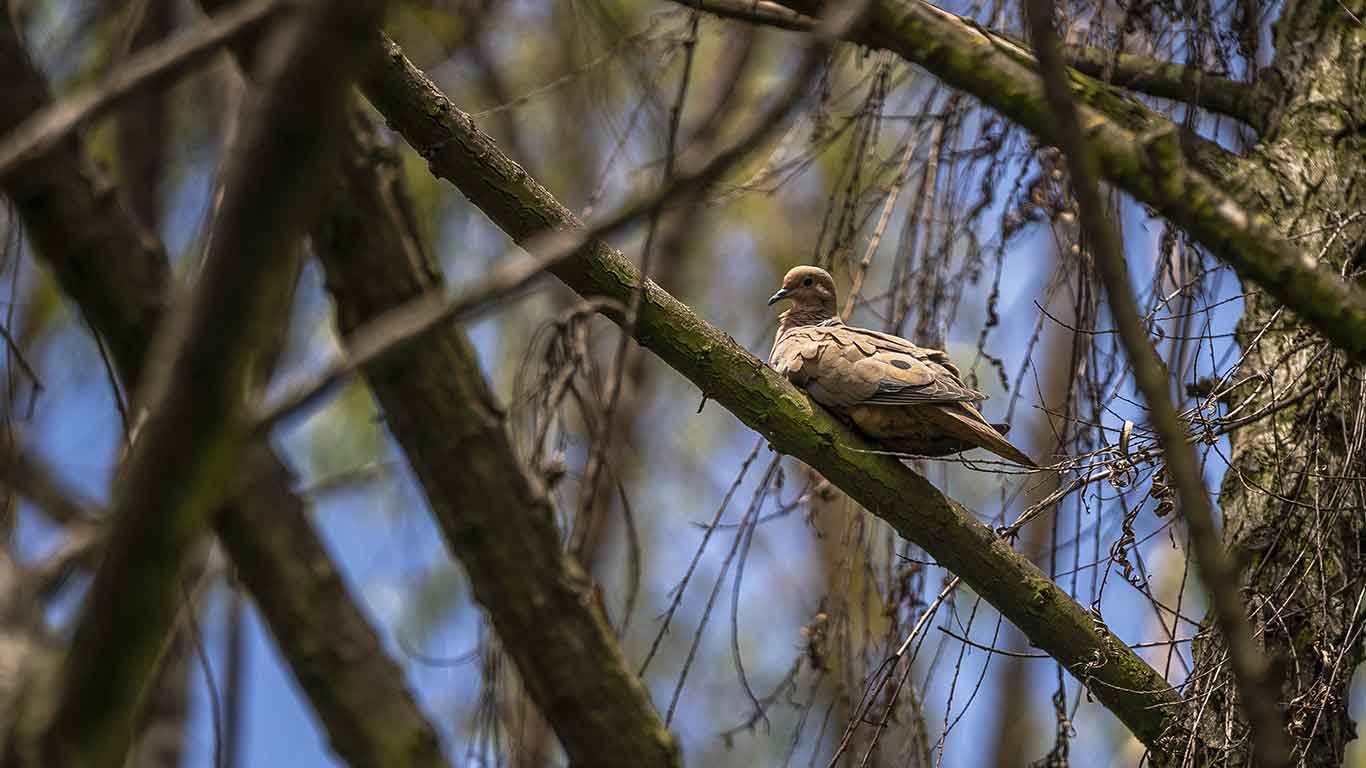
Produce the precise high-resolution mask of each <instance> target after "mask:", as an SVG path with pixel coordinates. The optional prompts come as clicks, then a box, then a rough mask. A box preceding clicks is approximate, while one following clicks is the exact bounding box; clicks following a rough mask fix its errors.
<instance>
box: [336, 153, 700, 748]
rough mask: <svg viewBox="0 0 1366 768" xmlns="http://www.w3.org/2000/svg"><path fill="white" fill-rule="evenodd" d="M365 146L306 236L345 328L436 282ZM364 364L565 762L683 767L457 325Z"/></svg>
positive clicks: (434, 287)
mask: <svg viewBox="0 0 1366 768" xmlns="http://www.w3.org/2000/svg"><path fill="white" fill-rule="evenodd" d="M352 136H353V138H362V137H361V135H360V134H352ZM374 150H375V147H373V146H366V145H362V146H359V147H356V148H354V150H353V151H351V152H348V153H347V154H348V158H349V162H348V164H347V167H346V168H345V169H344V170H345V175H344V176H343V177H342V178H341V179H339V180H338V181H337V182H335V183H339V184H341V185H342V186H341V188H340V190H336V189H334V194H336V193H337V192H339V193H340V194H336V196H338V197H341V198H343V199H346V200H349V201H351V203H352V204H355V205H354V207H352V208H350V212H351V213H352V214H353V215H352V216H349V217H333V218H330V219H328V220H327V221H326V222H325V226H322V227H320V228H319V229H318V230H317V231H316V232H315V236H314V245H315V249H316V251H317V253H318V256H319V258H320V260H321V261H322V263H323V266H324V269H325V271H326V276H327V284H328V288H329V289H330V291H331V292H332V296H333V298H334V300H335V302H336V306H337V321H338V325H339V326H340V329H341V331H342V333H344V334H347V335H349V334H351V333H352V332H354V331H355V330H356V329H358V328H360V327H362V326H364V325H365V324H366V323H367V322H368V321H371V320H373V319H374V318H376V317H379V316H380V315H382V314H383V313H385V312H389V311H393V310H398V309H399V308H402V307H408V306H416V307H422V306H424V305H423V304H422V303H418V304H410V303H411V302H414V301H420V298H421V297H423V296H430V295H432V293H433V291H440V290H441V282H442V280H441V276H440V271H439V269H438V268H437V267H436V265H435V264H432V263H431V262H430V261H429V260H428V259H427V258H426V257H425V255H424V253H423V251H422V249H421V246H420V243H419V242H418V240H417V239H416V237H415V233H411V232H410V231H409V230H408V229H407V227H406V225H405V222H404V221H403V217H402V216H400V215H398V213H397V212H396V211H393V210H392V208H391V207H390V206H389V205H386V204H385V200H384V199H385V197H386V192H385V188H386V184H385V183H384V182H381V183H380V184H376V183H374V182H375V177H374V175H373V171H372V169H371V168H370V167H369V166H368V165H367V164H366V163H367V161H366V158H367V156H370V155H373V154H374ZM356 203H362V204H356ZM376 211H381V212H386V214H385V215H383V216H380V217H376V216H375V212H376ZM363 371H364V375H365V380H366V382H367V383H368V384H369V385H370V388H371V389H372V390H373V391H374V393H375V396H376V398H377V399H378V400H379V403H380V405H381V406H382V407H383V409H384V414H385V420H386V422H387V425H388V427H389V429H390V430H391V431H392V433H393V435H394V437H395V439H396V440H397V441H398V443H399V444H400V445H401V446H402V447H403V450H404V453H405V455H406V456H407V458H408V461H409V463H410V464H411V465H412V467H413V470H414V472H415V473H416V474H417V477H418V479H419V480H420V482H421V484H422V488H423V490H424V491H425V494H426V497H427V501H428V503H429V504H430V505H431V508H432V513H433V515H435V517H436V520H437V523H438V524H439V526H440V527H441V530H442V532H443V533H444V534H445V539H446V544H447V546H448V548H449V549H450V550H451V552H452V553H453V554H454V555H455V556H456V557H457V558H458V559H459V560H460V562H461V563H462V564H463V565H464V567H465V573H466V574H467V575H468V577H469V581H470V585H471V587H472V589H473V591H474V596H475V599H476V600H478V601H479V604H480V605H481V606H483V608H484V610H485V611H486V612H487V614H488V617H489V620H490V621H491V622H492V624H493V627H494V629H495V630H496V631H497V634H498V638H499V641H500V643H501V644H502V647H503V648H504V649H505V650H506V652H507V653H508V655H509V656H510V657H511V658H512V659H513V661H514V663H515V664H516V665H517V670H518V673H519V675H520V677H521V679H522V681H523V683H524V684H525V686H526V687H527V689H528V690H529V692H530V694H531V697H532V699H533V700H534V701H535V702H536V705H537V707H538V708H539V709H540V711H541V714H542V715H543V716H544V717H545V719H546V721H547V722H548V723H549V724H550V725H551V727H552V728H553V729H554V730H555V734H556V735H557V736H558V737H559V739H560V743H561V745H562V746H563V747H564V750H565V752H566V753H567V754H568V756H569V760H570V764H571V765H585V766H586V765H595V766H677V765H679V755H678V751H677V747H676V746H675V745H674V741H673V738H672V737H671V736H670V734H669V732H668V730H666V729H665V727H664V723H663V721H662V720H661V719H660V717H659V714H658V713H657V712H656V711H655V710H654V707H653V706H652V704H651V703H650V698H649V694H648V693H647V692H646V690H645V687H644V686H643V685H642V684H641V683H640V681H639V680H638V679H637V678H636V675H635V673H634V672H633V671H632V670H631V669H630V667H629V666H628V664H627V661H626V657H625V655H624V654H623V653H622V650H621V647H620V646H619V645H618V643H617V641H616V638H615V636H614V635H613V633H612V630H611V627H609V626H608V624H607V621H606V619H605V617H604V616H603V615H602V613H601V611H599V610H598V608H597V605H596V603H595V601H594V600H593V597H592V582H591V580H590V579H589V578H588V576H587V575H586V574H585V573H584V571H583V570H582V568H581V567H580V566H579V565H578V564H577V563H576V562H575V561H574V560H573V558H571V557H570V556H569V555H568V553H566V552H565V551H564V549H563V547H562V546H561V543H560V534H559V530H558V529H557V527H556V526H555V520H556V512H555V509H554V506H553V505H552V503H551V501H550V499H549V497H548V496H547V494H546V491H545V489H544V488H543V487H542V485H541V483H540V481H539V479H538V478H536V477H534V476H532V475H531V474H530V473H529V472H528V471H527V469H526V468H525V467H524V466H523V464H522V463H521V461H520V460H519V459H518V458H517V455H516V452H515V451H514V449H513V445H512V441H511V436H510V435H509V433H508V430H507V425H506V423H505V416H504V412H503V409H502V406H501V405H500V404H499V403H498V402H497V400H496V399H495V397H494V395H493V392H492V391H491V390H490V389H489V386H488V384H487V383H486V382H485V381H484V376H483V374H482V372H481V371H480V370H479V366H478V361H477V358H476V357H475V354H474V349H473V347H472V346H471V345H470V343H469V341H468V340H467V339H466V338H465V334H464V332H463V331H462V330H461V329H460V328H459V327H458V326H456V325H453V324H447V325H443V326H439V327H437V328H435V329H434V330H432V331H431V332H429V333H428V334H426V335H425V336H424V337H422V338H421V339H420V340H419V341H417V342H415V343H412V344H409V345H406V346H400V347H397V348H393V349H392V350H391V352H390V353H389V354H386V355H384V356H382V357H378V358H375V359H372V360H371V361H370V362H369V363H367V364H366V365H365V366H364V367H363Z"/></svg>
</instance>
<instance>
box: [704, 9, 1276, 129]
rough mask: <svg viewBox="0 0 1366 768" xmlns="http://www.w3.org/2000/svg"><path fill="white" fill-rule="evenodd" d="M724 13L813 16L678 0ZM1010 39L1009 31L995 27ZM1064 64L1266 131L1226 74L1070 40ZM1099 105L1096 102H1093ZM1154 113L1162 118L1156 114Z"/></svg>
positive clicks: (1246, 91) (794, 22) (805, 25)
mask: <svg viewBox="0 0 1366 768" xmlns="http://www.w3.org/2000/svg"><path fill="white" fill-rule="evenodd" d="M679 2H681V3H682V4H684V5H688V6H692V7H694V8H698V9H700V10H703V11H706V12H708V13H711V14H714V15H716V16H721V17H723V18H729V19H737V20H740V21H748V22H750V23H752V24H762V25H765V26H770V27H777V28H779V29H788V30H793V31H798V32H805V31H809V30H810V29H812V28H813V27H814V26H815V24H816V21H815V20H814V19H812V18H811V17H810V16H807V15H805V14H802V13H799V12H797V11H794V10H792V9H791V8H788V7H786V6H783V5H780V4H779V3H776V2H773V0H691V1H690V0H679ZM992 34H993V35H996V36H998V37H1001V38H1003V39H1009V37H1010V36H1009V35H1006V34H1003V33H1000V32H993V33H992ZM1063 53H1064V57H1065V58H1066V60H1067V64H1068V66H1070V67H1072V68H1073V69H1075V70H1077V71H1078V72H1081V73H1082V74H1085V75H1089V76H1090V77H1094V78H1096V79H1098V80H1101V81H1102V82H1106V83H1110V84H1111V85H1117V86H1120V87H1122V88H1127V89H1129V90H1131V91H1138V92H1139V93H1146V94H1148V95H1150V96H1158V97H1161V98H1164V99H1172V100H1174V101H1180V102H1184V103H1187V104H1195V105H1196V106H1199V107H1203V108H1205V109H1208V110H1209V111H1211V112H1217V113H1218V114H1221V115H1228V116H1229V117H1233V118H1236V119H1238V120H1241V121H1243V122H1245V123H1247V124H1248V125H1251V126H1252V127H1254V128H1256V129H1257V130H1258V131H1264V130H1266V125H1265V123H1266V117H1267V105H1266V104H1265V99H1263V98H1262V97H1261V95H1260V94H1259V92H1258V91H1257V89H1256V88H1255V87H1254V86H1253V85H1251V84H1249V83H1244V82H1240V81H1237V80H1231V79H1229V78H1226V77H1219V76H1217V75H1211V74H1209V73H1207V72H1204V71H1202V70H1200V69H1197V68H1195V67H1187V66H1182V65H1180V64H1175V63H1172V62H1169V61H1159V60H1157V59H1154V58H1150V57H1148V56H1139V55H1136V54H1132V53H1115V52H1113V51H1107V50H1105V49H1102V48H1093V47H1089V46H1081V45H1068V46H1064V48H1063ZM1096 106H1099V105H1096ZM1153 118H1155V119H1160V118H1159V117H1158V116H1156V115H1154V116H1153Z"/></svg>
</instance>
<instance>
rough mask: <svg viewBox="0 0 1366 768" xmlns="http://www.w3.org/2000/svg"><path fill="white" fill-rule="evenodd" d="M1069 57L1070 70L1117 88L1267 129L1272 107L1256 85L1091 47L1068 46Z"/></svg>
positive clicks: (1065, 52)
mask: <svg viewBox="0 0 1366 768" xmlns="http://www.w3.org/2000/svg"><path fill="white" fill-rule="evenodd" d="M1063 55H1064V57H1065V58H1066V60H1067V65H1068V66H1070V67H1072V68H1073V69H1075V70H1077V71H1078V72H1081V73H1083V74H1086V75H1090V76H1091V77H1094V78H1096V79H1098V80H1103V81H1104V82H1107V83H1110V84H1111V85H1118V86H1120V87H1121V88H1128V89H1129V90H1131V91H1138V92H1140V93H1146V94H1148V95H1150V96H1158V97H1160V98H1163V99H1172V100H1173V101H1180V102H1183V103H1186V104H1194V105H1195V106H1197V107H1203V108H1205V109H1208V110H1209V111H1211V112H1217V113H1218V114H1221V115H1228V116H1229V117H1232V118H1235V119H1237V120H1241V121H1243V122H1244V123H1247V124H1248V125H1250V126H1252V127H1253V128H1255V129H1256V130H1257V131H1258V132H1264V131H1266V129H1267V118H1268V117H1269V116H1270V109H1269V105H1268V104H1267V103H1266V99H1264V98H1262V96H1261V94H1260V92H1259V91H1258V90H1257V88H1256V86H1254V85H1252V84H1251V83H1244V82H1241V81H1238V80H1232V79H1230V78H1227V77H1220V76H1218V75H1211V74H1210V73H1208V72H1205V71H1203V70H1201V69H1198V68H1196V67H1189V66H1183V65H1181V64H1176V63H1173V62H1170V61H1160V60H1158V59H1154V58H1150V57H1148V56H1139V55H1137V54H1133V53H1116V52H1114V51H1107V50H1104V49H1102V48H1092V47H1090V46H1083V45H1067V46H1064V47H1063Z"/></svg>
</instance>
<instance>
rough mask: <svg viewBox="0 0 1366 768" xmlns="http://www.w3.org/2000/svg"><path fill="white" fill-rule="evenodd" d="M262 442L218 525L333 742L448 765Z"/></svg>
mask: <svg viewBox="0 0 1366 768" xmlns="http://www.w3.org/2000/svg"><path fill="white" fill-rule="evenodd" d="M265 445H266V444H265V443H264V442H262V443H258V444H257V446H256V447H255V448H254V449H253V450H252V451H251V452H250V456H249V458H248V460H247V461H246V462H244V465H243V470H242V475H243V476H244V477H250V478H252V481H251V483H250V484H249V485H248V486H247V487H246V488H244V489H242V494H241V497H240V498H241V499H242V503H240V504H239V505H236V507H234V509H233V511H232V512H233V513H232V514H224V515H221V516H220V517H219V518H218V522H217V525H216V526H215V530H216V531H217V533H218V537H219V540H220V541H221V542H222V544H223V547H224V549H226V550H227V552H228V554H229V555H230V556H231V557H232V561H233V563H234V564H235V565H236V566H237V573H238V575H239V577H240V578H241V580H242V583H243V584H244V585H245V586H246V588H247V590H248V591H249V592H250V593H251V594H252V596H253V600H254V602H255V603H256V607H257V608H258V609H259V610H260V611H261V615H262V616H263V617H264V618H265V620H266V623H267V624H268V625H269V627H270V630H271V635H272V636H273V637H274V638H275V642H276V644H277V645H278V646H279V647H280V652H281V655H282V656H283V657H284V658H285V659H286V660H287V661H288V662H289V666H290V669H291V670H293V672H294V677H295V679H297V680H298V682H299V686H300V687H301V688H303V689H304V691H305V692H306V693H307V694H308V699H309V703H310V704H311V705H312V707H313V711H314V712H315V713H316V714H317V716H318V718H319V719H320V720H321V721H322V722H323V724H324V725H325V726H326V733H327V738H328V742H329V744H330V746H331V747H332V751H333V752H335V753H336V754H337V756H338V757H340V758H341V759H342V760H343V761H344V762H345V763H346V764H348V765H353V766H389V765H401V766H411V767H412V768H445V767H446V766H449V765H450V763H449V762H448V761H447V760H446V758H445V756H444V755H443V754H442V751H441V741H440V738H439V737H438V735H437V730H436V728H435V727H434V726H433V725H432V724H431V722H430V721H428V719H427V716H426V715H425V714H424V713H423V712H422V710H421V708H420V707H419V706H418V704H417V702H416V700H415V699H414V698H413V694H412V692H411V691H409V690H408V687H407V684H406V682H405V678H404V674H403V670H402V669H400V668H399V667H398V665H397V664H395V663H394V661H393V659H391V658H390V657H389V654H388V653H387V652H385V650H384V645H383V643H382V642H381V641H380V638H379V636H378V635H377V634H376V633H375V630H374V629H373V628H372V627H371V626H370V622H369V620H368V619H367V618H366V617H365V614H364V613H363V612H362V611H361V609H360V607H359V606H358V605H357V604H356V602H355V600H354V599H353V598H352V597H351V593H350V590H349V589H348V588H347V585H346V581H345V579H344V578H343V577H342V575H341V574H340V573H338V572H337V568H336V566H335V565H333V563H332V558H331V556H330V555H329V554H328V551H327V547H326V545H325V544H324V543H323V541H322V539H321V538H320V537H319V536H318V534H317V532H316V531H315V530H314V528H313V526H312V524H311V523H309V520H308V516H307V512H306V510H305V505H304V503H303V501H302V500H301V499H300V498H299V497H298V496H297V495H295V494H291V493H281V489H286V490H287V489H288V488H289V487H290V483H291V478H290V476H289V473H288V471H287V470H286V469H285V467H284V465H283V464H281V463H280V461H279V460H278V459H277V458H275V457H274V456H273V455H271V454H270V453H269V452H268V451H266V450H265V448H264V446H265Z"/></svg>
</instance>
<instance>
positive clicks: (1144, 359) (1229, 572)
mask: <svg viewBox="0 0 1366 768" xmlns="http://www.w3.org/2000/svg"><path fill="white" fill-rule="evenodd" d="M1027 15H1028V17H1029V28H1030V39H1031V40H1032V41H1033V43H1034V50H1035V51H1036V52H1037V53H1038V56H1039V66H1040V69H1041V70H1042V71H1043V77H1044V85H1045V88H1046V91H1047V97H1048V101H1049V103H1050V104H1051V105H1052V106H1053V112H1054V114H1055V115H1056V116H1057V117H1056V119H1057V123H1058V134H1059V136H1060V137H1061V139H1062V142H1061V144H1062V150H1063V154H1064V155H1065V156H1066V158H1067V168H1068V171H1069V172H1070V174H1071V176H1072V188H1073V191H1074V192H1075V194H1076V196H1077V206H1078V208H1079V209H1080V218H1081V225H1082V229H1083V231H1084V232H1085V234H1086V236H1087V237H1088V238H1089V239H1090V240H1091V251H1092V253H1093V254H1094V255H1095V260H1096V269H1097V271H1098V272H1100V277H1101V281H1102V282H1103V283H1104V284H1105V295H1106V298H1107V299H1108V300H1109V304H1110V312H1111V314H1113V315H1114V318H1115V325H1116V326H1117V327H1118V329H1119V337H1120V340H1121V342H1122V343H1123V344H1124V350H1125V352H1126V353H1127V354H1128V356H1129V361H1130V363H1132V365H1133V368H1134V379H1135V380H1136V382H1137V384H1138V388H1139V391H1141V392H1142V393H1143V399H1144V400H1145V401H1146V402H1147V403H1148V409H1149V412H1150V413H1151V414H1152V421H1153V427H1154V429H1155V430H1156V431H1157V439H1158V443H1159V444H1160V445H1161V446H1162V453H1163V455H1164V456H1165V458H1166V462H1165V465H1164V466H1165V467H1166V471H1167V474H1168V475H1169V476H1170V477H1171V478H1172V485H1174V486H1176V492H1177V496H1178V498H1179V499H1180V501H1181V512H1182V515H1183V517H1184V518H1185V520H1186V527H1187V528H1188V529H1189V530H1190V535H1191V539H1192V540H1193V541H1194V543H1195V556H1196V561H1197V562H1198V563H1199V566H1200V571H1201V573H1202V574H1203V575H1204V578H1205V583H1206V584H1207V586H1208V587H1209V590H1210V597H1211V601H1212V602H1213V604H1214V608H1213V613H1214V617H1215V621H1216V622H1217V623H1218V625H1219V631H1220V632H1221V633H1222V634H1223V635H1224V638H1225V639H1226V640H1227V642H1228V648H1229V656H1230V659H1231V661H1232V666H1233V674H1234V678H1235V680H1236V681H1237V683H1238V699H1239V702H1240V704H1241V706H1242V709H1243V711H1244V713H1245V714H1246V715H1247V718H1248V720H1249V721H1250V723H1251V724H1252V734H1253V740H1254V750H1253V751H1254V753H1255V754H1256V756H1257V765H1259V766H1261V767H1262V768H1283V766H1286V765H1289V762H1290V756H1289V752H1288V751H1287V749H1286V743H1285V721H1284V717H1283V716H1282V714H1281V711H1280V705H1279V703H1278V698H1279V697H1278V695H1277V691H1276V686H1275V684H1274V683H1273V682H1272V680H1271V675H1270V667H1269V666H1268V664H1267V660H1266V657H1265V656H1263V655H1262V653H1261V652H1260V651H1259V650H1258V649H1257V646H1256V644H1255V643H1254V642H1253V640H1252V627H1251V625H1250V623H1249V622H1248V618H1247V613H1246V612H1245V611H1244V609H1243V598H1242V595H1241V592H1240V590H1239V586H1238V573H1237V570H1236V569H1235V568H1234V566H1233V563H1232V561H1231V560H1230V559H1229V556H1228V553H1227V552H1225V551H1224V547H1223V542H1221V541H1220V538H1219V531H1218V528H1217V527H1216V526H1215V523H1214V509H1213V507H1212V505H1211V504H1210V500H1209V491H1208V490H1207V489H1206V488H1205V481H1204V478H1203V477H1202V476H1201V470H1200V461H1199V458H1198V457H1197V456H1196V455H1195V447H1194V446H1193V445H1191V442H1190V441H1189V439H1188V435H1187V434H1186V426H1185V424H1184V423H1182V421H1181V418H1180V416H1179V414H1177V412H1176V406H1175V405H1173V404H1172V401H1171V397H1170V395H1168V389H1169V388H1170V380H1169V378H1168V375H1167V372H1166V368H1165V366H1163V365H1162V363H1161V360H1160V358H1158V356H1157V350H1156V349H1154V348H1153V344H1152V341H1151V340H1150V339H1149V338H1148V330H1147V326H1146V324H1145V323H1144V321H1143V319H1142V315H1141V314H1140V313H1139V310H1138V302H1137V300H1136V299H1135V298H1134V294H1133V291H1132V289H1131V288H1130V286H1129V274H1128V268H1127V267H1126V265H1125V262H1124V249H1123V247H1122V245H1121V243H1120V239H1119V233H1118V232H1116V230H1115V228H1114V226H1113V225H1112V224H1111V222H1110V220H1109V217H1108V216H1107V215H1106V212H1105V205H1104V203H1103V202H1102V201H1101V197H1100V186H1099V184H1098V183H1097V182H1096V173H1095V168H1094V167H1092V162H1091V158H1090V156H1089V155H1088V154H1087V152H1086V140H1085V139H1084V138H1083V137H1082V133H1081V124H1080V123H1079V122H1078V121H1077V111H1076V105H1074V104H1073V103H1072V97H1071V94H1069V93H1068V88H1067V84H1066V78H1067V74H1066V71H1065V69H1066V68H1065V66H1064V65H1063V62H1062V57H1061V54H1060V52H1059V50H1058V40H1057V35H1056V33H1055V32H1054V31H1053V2H1052V0H1028V5H1027Z"/></svg>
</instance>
